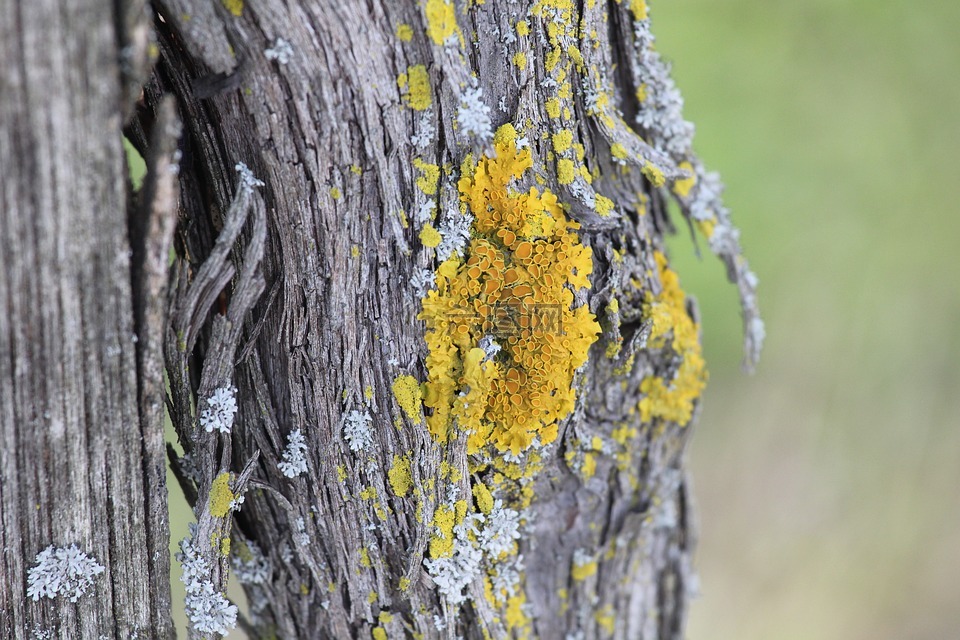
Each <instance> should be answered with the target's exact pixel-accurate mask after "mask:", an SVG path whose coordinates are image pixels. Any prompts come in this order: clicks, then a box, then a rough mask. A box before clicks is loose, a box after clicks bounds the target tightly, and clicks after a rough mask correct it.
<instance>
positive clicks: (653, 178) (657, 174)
mask: <svg viewBox="0 0 960 640" xmlns="http://www.w3.org/2000/svg"><path fill="white" fill-rule="evenodd" d="M641 171H642V172H643V175H644V176H646V178H647V180H649V181H650V184H652V185H653V186H654V187H662V186H663V185H664V183H666V181H667V179H666V178H665V177H664V175H663V171H660V169H658V168H657V167H656V166H655V165H654V164H653V163H652V162H647V163H646V164H645V165H643V169H641Z"/></svg>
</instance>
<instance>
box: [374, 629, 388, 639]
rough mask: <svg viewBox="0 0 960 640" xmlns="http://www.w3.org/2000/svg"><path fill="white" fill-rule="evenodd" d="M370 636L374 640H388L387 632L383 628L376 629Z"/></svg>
mask: <svg viewBox="0 0 960 640" xmlns="http://www.w3.org/2000/svg"><path fill="white" fill-rule="evenodd" d="M370 635H371V636H372V637H373V640H387V630H386V629H384V628H383V627H374V628H373V631H372V632H371V633H370Z"/></svg>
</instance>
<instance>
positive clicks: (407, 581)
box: [397, 576, 410, 592]
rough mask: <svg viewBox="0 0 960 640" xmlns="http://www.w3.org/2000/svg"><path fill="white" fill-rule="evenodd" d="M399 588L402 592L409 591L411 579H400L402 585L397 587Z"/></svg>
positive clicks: (405, 577)
mask: <svg viewBox="0 0 960 640" xmlns="http://www.w3.org/2000/svg"><path fill="white" fill-rule="evenodd" d="M397 588H398V589H400V591H401V592H405V591H406V590H407V589H409V588H410V578H408V577H407V576H403V577H402V578H400V583H399V584H398V585H397Z"/></svg>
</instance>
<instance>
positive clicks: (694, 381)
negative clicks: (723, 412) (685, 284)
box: [638, 251, 707, 426]
mask: <svg viewBox="0 0 960 640" xmlns="http://www.w3.org/2000/svg"><path fill="white" fill-rule="evenodd" d="M654 258H655V260H656V263H657V272H658V274H659V276H660V283H661V285H662V287H663V289H662V291H661V292H660V295H658V296H655V297H654V296H653V295H652V294H651V293H649V292H648V293H647V295H646V302H645V304H644V315H645V316H646V317H648V318H650V319H651V320H652V321H653V326H652V328H651V331H650V346H651V347H652V348H654V349H660V348H666V347H669V348H670V349H672V350H673V351H674V353H676V354H677V355H678V356H679V357H680V358H681V361H680V365H679V366H678V367H677V370H676V372H675V373H674V375H673V379H672V380H669V381H668V380H664V379H663V378H661V377H659V376H653V375H651V376H647V377H646V378H644V379H643V381H642V382H641V383H640V391H641V392H642V393H643V394H644V398H643V399H642V400H641V401H640V404H639V406H638V409H639V410H640V417H641V419H642V420H643V421H644V422H648V421H650V420H651V419H653V418H661V419H664V420H669V421H671V422H676V423H677V424H679V425H681V426H683V425H686V424H687V423H689V422H690V417H691V416H692V414H693V405H694V402H695V401H696V400H697V398H699V397H700V394H701V393H702V392H703V389H704V388H705V387H706V384H707V372H706V368H705V365H704V361H703V354H702V350H701V346H700V338H699V327H698V326H697V325H696V323H694V321H693V319H692V318H691V317H690V315H689V314H688V313H687V309H686V296H685V295H684V293H683V290H682V289H681V288H680V279H679V278H678V277H677V274H676V273H675V272H674V271H673V270H671V269H670V268H669V267H668V266H667V257H666V256H665V255H664V254H663V253H662V252H660V251H657V252H655V254H654Z"/></svg>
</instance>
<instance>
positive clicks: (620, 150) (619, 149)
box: [610, 142, 627, 160]
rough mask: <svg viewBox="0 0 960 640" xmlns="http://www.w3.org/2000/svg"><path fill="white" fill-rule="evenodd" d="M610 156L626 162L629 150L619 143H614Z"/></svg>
mask: <svg viewBox="0 0 960 640" xmlns="http://www.w3.org/2000/svg"><path fill="white" fill-rule="evenodd" d="M610 155H612V156H613V157H614V158H616V159H618V160H626V159H627V149H626V147H624V146H623V145H622V144H620V143H619V142H614V143H613V144H612V145H610Z"/></svg>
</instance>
